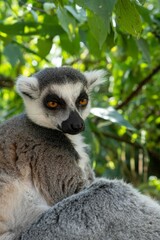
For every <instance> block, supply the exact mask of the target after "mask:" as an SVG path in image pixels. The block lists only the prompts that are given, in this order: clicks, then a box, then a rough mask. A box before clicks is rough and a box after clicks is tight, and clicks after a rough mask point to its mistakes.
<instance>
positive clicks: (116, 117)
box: [91, 107, 135, 131]
mask: <svg viewBox="0 0 160 240" xmlns="http://www.w3.org/2000/svg"><path fill="white" fill-rule="evenodd" d="M91 113H92V114H93V115H95V116H97V117H100V118H102V119H104V120H108V121H110V122H112V123H117V124H119V125H120V126H124V127H126V128H127V129H129V130H131V131H135V128H134V127H133V126H132V125H131V124H130V123H129V122H128V121H127V120H125V119H124V118H123V116H122V115H121V114H119V113H118V112H117V111H116V110H115V109H114V108H112V107H108V108H107V109H104V108H92V109H91Z"/></svg>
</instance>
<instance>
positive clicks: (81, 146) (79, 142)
mask: <svg viewBox="0 0 160 240" xmlns="http://www.w3.org/2000/svg"><path fill="white" fill-rule="evenodd" d="M66 136H67V137H68V138H69V139H70V141H71V142H72V144H73V146H74V148H75V150H76V151H77V153H78V155H79V157H80V161H79V167H80V168H81V169H82V171H83V172H85V168H86V166H87V164H88V163H89V157H88V154H87V153H86V149H87V148H88V146H87V144H85V143H84V138H83V136H82V135H81V134H77V135H69V134H66Z"/></svg>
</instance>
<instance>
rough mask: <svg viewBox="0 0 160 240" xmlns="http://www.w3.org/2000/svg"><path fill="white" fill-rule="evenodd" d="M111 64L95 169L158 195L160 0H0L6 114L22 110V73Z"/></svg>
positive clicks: (97, 107) (100, 97)
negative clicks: (18, 81)
mask: <svg viewBox="0 0 160 240" xmlns="http://www.w3.org/2000/svg"><path fill="white" fill-rule="evenodd" d="M62 65H67V66H72V67H74V68H76V69H78V70H80V71H88V70H95V69H105V70H107V72H108V74H107V80H106V82H105V84H103V86H101V87H98V88H96V89H95V91H94V93H93V94H92V96H91V97H92V107H93V108H92V110H91V114H90V117H89V119H88V120H87V122H86V125H87V130H86V132H85V138H86V142H87V143H88V144H89V146H90V150H89V152H90V157H91V164H92V166H93V168H94V170H95V172H96V175H97V176H103V177H107V178H123V179H125V181H127V182H131V183H132V184H133V185H134V186H135V187H137V188H139V189H140V191H142V192H143V193H145V194H149V195H151V196H153V197H155V198H157V199H158V200H160V1H159V0H146V1H145V0H98V1H97V0H68V1H67V0H55V1H49V0H46V1H44V0H37V1H33V0H19V1H18V0H5V1H4V0H0V122H3V121H5V120H6V119H8V118H10V117H12V116H14V115H16V114H19V113H21V112H22V111H23V110H24V107H23V103H22V100H21V98H20V97H19V96H18V95H17V93H16V92H15V87H14V84H15V81H16V78H17V76H19V75H21V74H22V75H25V76H29V75H31V74H32V73H34V72H36V71H38V70H40V69H42V68H44V67H50V66H52V67H59V66H62Z"/></svg>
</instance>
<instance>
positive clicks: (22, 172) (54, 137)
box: [0, 67, 105, 240]
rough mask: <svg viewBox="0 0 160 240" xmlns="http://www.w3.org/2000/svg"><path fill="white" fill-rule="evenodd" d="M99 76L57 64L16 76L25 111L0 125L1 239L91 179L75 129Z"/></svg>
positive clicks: (85, 113) (81, 122) (99, 73)
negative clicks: (30, 73)
mask: <svg viewBox="0 0 160 240" xmlns="http://www.w3.org/2000/svg"><path fill="white" fill-rule="evenodd" d="M104 76H105V71H103V70H97V71H93V72H88V73H85V74H82V73H80V72H79V71H77V70H74V69H72V68H68V67H60V68H46V69H44V70H42V71H40V72H38V73H36V74H34V75H33V76H31V77H24V76H20V77H19V78H18V80H17V85H16V86H17V90H18V92H19V94H20V95H21V97H22V98H23V100H24V104H25V108H26V113H24V114H22V115H19V116H16V117H14V118H12V119H10V120H9V121H7V122H5V123H4V124H2V125H1V126H0V240H4V239H5V240H11V239H14V238H15V237H16V236H18V234H19V232H20V231H22V230H24V228H26V227H27V226H28V225H29V224H31V223H32V222H33V221H34V220H35V219H36V218H37V217H38V216H39V215H40V214H41V213H42V212H44V211H45V210H47V209H48V208H49V207H50V206H51V205H53V204H55V203H57V202H58V201H60V200H62V199H64V198H66V197H67V196H70V195H72V194H74V193H77V192H79V191H80V190H82V189H83V188H84V187H85V186H88V185H89V184H90V183H91V182H92V181H93V178H94V175H93V172H92V170H91V168H90V167H89V161H88V156H87V154H86V152H85V148H86V145H85V144H84V142H83V138H82V136H81V135H80V132H81V131H83V130H84V120H85V119H86V117H87V116H88V114H89V111H90V97H89V94H90V92H91V90H92V89H93V87H94V86H96V85H97V84H100V83H101V82H102V81H103V79H104Z"/></svg>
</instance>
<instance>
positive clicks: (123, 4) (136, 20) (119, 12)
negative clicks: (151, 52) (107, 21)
mask: <svg viewBox="0 0 160 240" xmlns="http://www.w3.org/2000/svg"><path fill="white" fill-rule="evenodd" d="M116 16H117V22H118V24H119V26H120V28H121V29H122V30H124V31H126V32H127V33H129V34H131V35H133V36H136V37H139V36H140V34H141V31H142V23H141V19H140V15H139V13H138V11H137V9H136V7H135V5H134V3H132V2H131V1H130V0H118V1H117V4H116Z"/></svg>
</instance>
